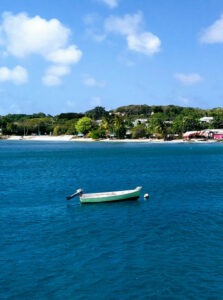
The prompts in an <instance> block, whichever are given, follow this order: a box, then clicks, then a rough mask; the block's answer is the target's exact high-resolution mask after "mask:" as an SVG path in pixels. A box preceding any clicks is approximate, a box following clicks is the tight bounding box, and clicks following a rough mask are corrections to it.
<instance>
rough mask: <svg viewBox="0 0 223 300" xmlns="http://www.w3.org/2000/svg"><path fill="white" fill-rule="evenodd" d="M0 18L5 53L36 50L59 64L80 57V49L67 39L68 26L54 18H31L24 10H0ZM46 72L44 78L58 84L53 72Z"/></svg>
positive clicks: (14, 54) (22, 56)
mask: <svg viewBox="0 0 223 300" xmlns="http://www.w3.org/2000/svg"><path fill="white" fill-rule="evenodd" d="M2 19H3V20H2V24H1V25H0V35H1V38H0V43H1V44H2V45H3V46H4V47H5V51H6V53H7V54H9V55H13V56H15V57H18V58H25V57H26V56H28V55H31V54H37V55H41V56H42V57H43V58H44V59H45V60H46V61H50V62H53V63H55V64H61V65H71V64H76V63H77V62H78V61H79V60H80V59H81V57H82V52H81V50H79V49H78V47H77V46H76V45H69V43H68V42H69V39H70V36H71V31H70V29H69V28H67V27H65V26H64V25H63V24H62V23H61V22H60V21H59V20H57V19H50V20H46V19H43V18H41V17H40V16H35V17H33V18H31V17H29V16H28V15H27V14H26V13H19V14H17V15H13V14H11V13H4V14H3V16H2ZM47 72H48V71H47ZM47 76H48V77H46V78H45V80H44V82H48V84H49V83H51V85H56V84H59V82H60V79H59V78H58V77H55V75H54V74H48V75H47ZM60 76H62V75H60Z"/></svg>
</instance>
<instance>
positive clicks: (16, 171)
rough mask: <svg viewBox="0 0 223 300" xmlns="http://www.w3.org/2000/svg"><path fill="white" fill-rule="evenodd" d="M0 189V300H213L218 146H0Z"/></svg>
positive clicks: (221, 288)
mask: <svg viewBox="0 0 223 300" xmlns="http://www.w3.org/2000/svg"><path fill="white" fill-rule="evenodd" d="M136 186H142V187H143V191H142V195H143V194H144V193H149V194H150V198H149V199H148V200H144V199H143V197H141V198H140V199H139V200H138V201H132V202H120V203H111V204H96V205H80V204H79V199H78V198H75V199H73V200H71V201H67V200H66V199H65V197H66V196H68V195H69V194H72V193H73V192H74V191H75V190H76V189H77V188H82V189H84V191H85V192H100V191H110V190H122V189H130V188H135V187H136ZM0 187H1V188H0V267H1V268H0V299H10V300H14V299H15V300H20V299H21V300H25V299H27V300H28V299H29V300H30V299H41V300H42V299H50V300H51V299H66V300H70V299H72V300H73V299H99V300H100V299H106V300H107V299H122V300H124V299H223V144H220V143H219V144H138V143H137V144H132V143H109V144H108V143H74V142H60V143H59V142H50V143H47V142H31V141H14V142H13V141H0Z"/></svg>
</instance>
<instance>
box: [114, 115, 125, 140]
mask: <svg viewBox="0 0 223 300" xmlns="http://www.w3.org/2000/svg"><path fill="white" fill-rule="evenodd" d="M114 133H115V136H116V137H117V138H119V139H124V137H125V134H126V127H125V123H124V120H123V119H122V118H121V117H119V116H115V119H114Z"/></svg>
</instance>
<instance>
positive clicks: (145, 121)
mask: <svg viewBox="0 0 223 300" xmlns="http://www.w3.org/2000/svg"><path fill="white" fill-rule="evenodd" d="M147 122H148V120H147V119H136V120H135V121H133V122H132V124H133V125H134V126H137V125H139V124H146V123H147Z"/></svg>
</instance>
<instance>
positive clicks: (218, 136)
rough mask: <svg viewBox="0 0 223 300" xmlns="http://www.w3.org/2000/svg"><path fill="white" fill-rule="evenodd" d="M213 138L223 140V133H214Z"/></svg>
mask: <svg viewBox="0 0 223 300" xmlns="http://www.w3.org/2000/svg"><path fill="white" fill-rule="evenodd" d="M213 138H214V139H215V140H223V133H222V134H221V133H214V134H213Z"/></svg>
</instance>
